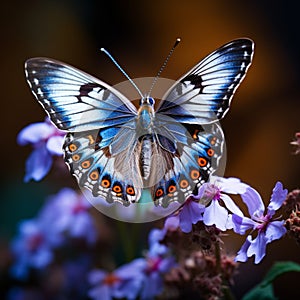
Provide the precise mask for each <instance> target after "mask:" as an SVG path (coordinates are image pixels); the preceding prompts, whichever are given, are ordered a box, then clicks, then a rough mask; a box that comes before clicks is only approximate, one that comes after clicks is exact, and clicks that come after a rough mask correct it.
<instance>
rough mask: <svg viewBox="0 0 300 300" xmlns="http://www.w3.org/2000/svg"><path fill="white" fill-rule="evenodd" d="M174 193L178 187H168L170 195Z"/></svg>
mask: <svg viewBox="0 0 300 300" xmlns="http://www.w3.org/2000/svg"><path fill="white" fill-rule="evenodd" d="M174 192H176V185H170V186H169V187H168V193H169V194H173V193H174Z"/></svg>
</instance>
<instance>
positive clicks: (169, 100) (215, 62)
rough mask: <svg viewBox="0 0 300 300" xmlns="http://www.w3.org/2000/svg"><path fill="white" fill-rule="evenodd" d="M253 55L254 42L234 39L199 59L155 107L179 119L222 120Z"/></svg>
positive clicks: (189, 120) (203, 121) (183, 120)
mask: <svg viewBox="0 0 300 300" xmlns="http://www.w3.org/2000/svg"><path fill="white" fill-rule="evenodd" d="M252 56H253V42H252V41H251V40H249V39H238V40H234V41H232V42H230V43H228V44H226V45H224V46H223V47H221V48H219V49H218V50H216V51H214V52H213V53H211V54H210V55H208V56H207V57H206V58H204V59H203V60H202V61H200V62H199V63H198V64H197V65H196V66H195V67H194V68H193V69H192V70H191V71H189V72H188V73H187V74H185V75H184V76H183V77H182V78H181V79H179V80H178V82H176V83H175V84H174V85H173V86H172V87H171V88H170V89H169V91H168V92H167V93H166V95H165V96H164V97H163V98H162V99H163V100H162V101H161V102H160V105H159V107H158V109H157V112H158V113H161V114H165V115H167V116H170V117H172V118H174V119H176V120H177V121H178V122H182V123H188V124H208V123H212V122H214V121H216V120H218V119H221V118H222V117H223V116H224V115H225V114H226V112H227V111H228V109H229V105H230V101H231V99H232V96H233V94H234V92H235V90H236V89H237V87H238V86H239V84H240V83H241V81H242V80H243V78H244V77H245V74H246V71H247V69H248V68H249V66H250V64H251V61H252Z"/></svg>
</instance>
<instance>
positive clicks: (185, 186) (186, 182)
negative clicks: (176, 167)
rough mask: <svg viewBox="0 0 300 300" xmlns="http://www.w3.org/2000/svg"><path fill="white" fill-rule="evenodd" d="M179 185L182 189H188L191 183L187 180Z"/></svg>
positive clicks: (183, 180)
mask: <svg viewBox="0 0 300 300" xmlns="http://www.w3.org/2000/svg"><path fill="white" fill-rule="evenodd" d="M179 185H180V187H181V188H183V189H186V188H187V187H188V186H189V182H188V181H187V180H186V179H182V180H181V181H180V183H179Z"/></svg>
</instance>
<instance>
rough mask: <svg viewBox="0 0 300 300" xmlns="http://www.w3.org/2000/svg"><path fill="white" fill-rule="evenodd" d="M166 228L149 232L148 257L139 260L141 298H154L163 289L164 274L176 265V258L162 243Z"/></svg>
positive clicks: (143, 299)
mask: <svg viewBox="0 0 300 300" xmlns="http://www.w3.org/2000/svg"><path fill="white" fill-rule="evenodd" d="M165 234H166V229H153V230H152V231H151V232H150V233H149V251H148V253H147V255H146V258H145V259H144V260H143V261H142V259H141V260H140V261H139V263H140V267H141V278H142V280H143V282H142V283H143V284H142V289H141V292H140V298H141V299H142V300H146V299H147V300H150V299H154V298H155V296H157V295H159V294H160V293H161V292H162V289H163V274H165V273H167V272H169V271H170V269H171V268H172V267H174V266H175V259H174V257H173V256H172V255H171V254H170V250H169V248H168V247H166V246H165V245H162V244H160V241H161V240H162V239H163V238H164V236H165Z"/></svg>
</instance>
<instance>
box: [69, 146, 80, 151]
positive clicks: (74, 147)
mask: <svg viewBox="0 0 300 300" xmlns="http://www.w3.org/2000/svg"><path fill="white" fill-rule="evenodd" d="M77 149H78V147H77V146H76V145H75V144H70V145H69V150H70V151H71V152H74V151H76V150H77Z"/></svg>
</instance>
